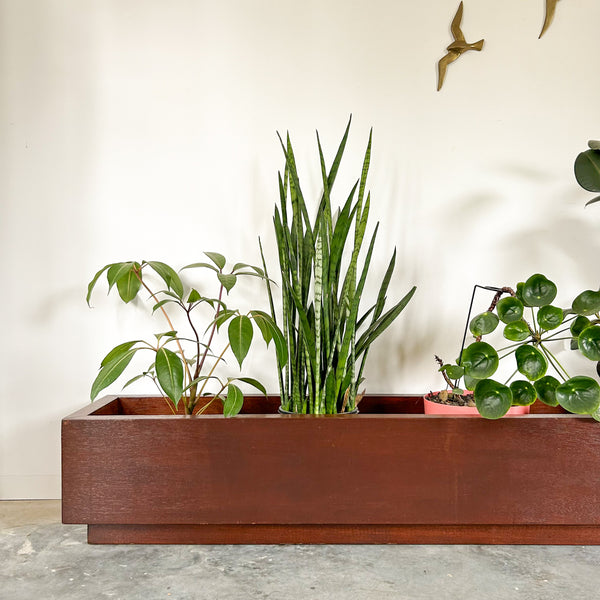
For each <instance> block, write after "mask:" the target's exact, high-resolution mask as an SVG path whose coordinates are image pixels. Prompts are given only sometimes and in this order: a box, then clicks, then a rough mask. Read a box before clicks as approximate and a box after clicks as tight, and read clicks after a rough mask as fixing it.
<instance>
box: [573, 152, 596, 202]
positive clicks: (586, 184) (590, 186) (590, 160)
mask: <svg viewBox="0 0 600 600" xmlns="http://www.w3.org/2000/svg"><path fill="white" fill-rule="evenodd" d="M588 146H589V150H586V151H584V152H581V153H580V154H579V155H578V156H577V158H576V159H575V166H574V168H575V178H576V179H577V183H579V185H580V186H581V187H582V188H583V189H585V190H588V191H589V192H600V141H597V140H590V141H589V142H588ZM599 201H600V196H596V197H595V198H592V200H589V201H588V202H586V206H587V204H593V203H594V202H599Z"/></svg>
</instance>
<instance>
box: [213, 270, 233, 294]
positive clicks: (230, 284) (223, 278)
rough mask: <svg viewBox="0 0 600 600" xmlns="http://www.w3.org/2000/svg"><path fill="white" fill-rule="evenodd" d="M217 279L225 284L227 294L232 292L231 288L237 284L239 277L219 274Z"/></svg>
mask: <svg viewBox="0 0 600 600" xmlns="http://www.w3.org/2000/svg"><path fill="white" fill-rule="evenodd" d="M217 277H218V278H219V281H220V282H221V283H222V284H223V287H224V288H225V289H226V290H227V293H229V291H230V290H231V288H232V287H233V286H234V285H235V284H236V281H237V277H236V276H235V275H232V274H229V275H227V274H225V273H217Z"/></svg>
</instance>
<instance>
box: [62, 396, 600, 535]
mask: <svg viewBox="0 0 600 600" xmlns="http://www.w3.org/2000/svg"><path fill="white" fill-rule="evenodd" d="M393 400H394V399H388V400H386V401H385V402H383V401H380V400H377V399H374V400H372V401H370V400H367V399H366V398H365V401H363V404H361V409H362V410H363V411H364V412H361V414H359V415H351V416H333V417H329V416H327V417H314V416H309V417H306V416H280V415H276V414H246V415H240V416H238V417H235V418H232V419H225V418H223V417H222V416H218V415H210V416H205V417H198V418H186V417H174V416H160V415H156V416H138V417H131V416H127V415H122V414H110V413H111V412H113V413H118V412H119V410H117V408H116V407H115V403H117V402H118V400H116V399H115V400H112V401H108V400H106V401H104V403H103V404H102V403H100V404H99V405H98V406H101V408H100V409H99V410H98V412H99V413H100V414H96V415H91V416H90V415H89V413H90V412H91V411H80V412H79V413H76V414H75V415H73V416H72V417H70V418H67V419H65V420H64V421H63V521H64V522H66V523H89V524H105V525H113V524H125V525H144V524H168V525H185V524H197V525H202V524H210V525H215V526H216V525H224V526H227V525H235V524H242V525H243V524H246V525H250V524H256V525H263V526H279V525H290V526H300V525H305V526H311V525H313V526H314V525H324V524H327V525H330V526H339V527H341V526H344V525H345V526H348V525H349V524H355V525H357V526H386V525H387V526H391V525H396V526H436V525H447V526H451V527H454V526H462V525H480V526H486V527H489V526H506V525H512V526H516V525H527V526H533V525H556V526H564V525H569V526H591V525H593V526H596V525H599V524H600V514H599V513H600V511H598V510H597V507H596V499H597V497H598V492H599V491H600V468H599V467H600V426H599V425H598V424H597V423H595V422H594V421H593V420H592V419H590V418H586V417H579V416H574V415H541V414H539V415H530V416H526V417H511V418H505V419H502V420H499V421H495V422H490V421H485V420H483V419H478V418H469V417H457V418H448V417H435V416H424V415H417V414H393V412H392V410H393V409H390V408H389V407H390V406H391V404H390V402H392V401H393ZM395 402H396V405H397V406H407V407H409V410H414V407H415V406H416V403H417V402H418V399H416V398H396V399H395ZM378 404H383V405H384V406H386V407H388V410H390V412H389V414H368V413H367V412H366V409H365V407H366V408H368V407H369V406H371V405H378ZM274 406H276V403H275V404H274V403H273V401H270V403H269V404H268V407H267V409H268V411H273V410H274V408H273V407H274ZM92 410H94V408H93V407H92ZM479 543H480V542H479Z"/></svg>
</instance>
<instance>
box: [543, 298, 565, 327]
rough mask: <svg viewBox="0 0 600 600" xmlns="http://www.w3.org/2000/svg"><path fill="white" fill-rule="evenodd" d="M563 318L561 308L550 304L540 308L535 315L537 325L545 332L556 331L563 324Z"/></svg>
mask: <svg viewBox="0 0 600 600" xmlns="http://www.w3.org/2000/svg"><path fill="white" fill-rule="evenodd" d="M564 318H565V316H564V313H563V311H562V308H558V306H552V305H551V304H548V305H546V306H542V307H541V308H540V310H538V314H537V322H538V325H539V326H540V327H541V328H542V329H545V330H546V331H549V330H550V329H556V328H557V327H558V326H559V325H560V324H561V323H562V322H563V320H564Z"/></svg>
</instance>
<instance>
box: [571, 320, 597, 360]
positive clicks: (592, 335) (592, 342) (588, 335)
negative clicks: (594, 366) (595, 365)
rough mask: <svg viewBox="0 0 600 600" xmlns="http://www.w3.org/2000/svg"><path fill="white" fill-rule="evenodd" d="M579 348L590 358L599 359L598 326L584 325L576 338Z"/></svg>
mask: <svg viewBox="0 0 600 600" xmlns="http://www.w3.org/2000/svg"><path fill="white" fill-rule="evenodd" d="M577 342H578V344H579V350H581V354H583V355H584V356H585V357H586V358H589V359H590V360H600V326H598V325H592V326H590V327H586V328H585V329H584V330H583V331H582V332H581V333H580V334H579V337H578V338H577Z"/></svg>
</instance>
